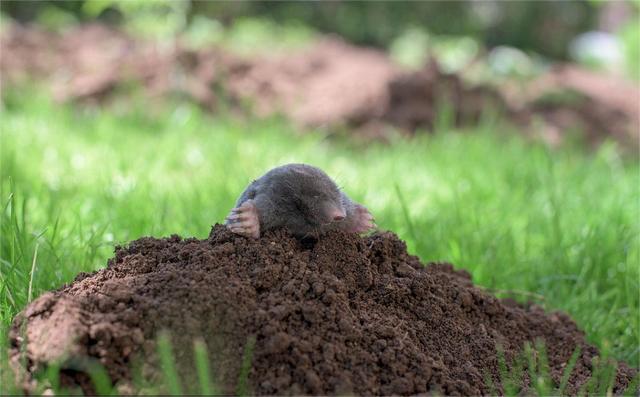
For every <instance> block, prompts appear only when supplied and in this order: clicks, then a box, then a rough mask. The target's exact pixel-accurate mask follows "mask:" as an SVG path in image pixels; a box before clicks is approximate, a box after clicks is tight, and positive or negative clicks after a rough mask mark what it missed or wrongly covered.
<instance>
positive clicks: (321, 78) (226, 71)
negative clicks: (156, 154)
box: [0, 24, 640, 144]
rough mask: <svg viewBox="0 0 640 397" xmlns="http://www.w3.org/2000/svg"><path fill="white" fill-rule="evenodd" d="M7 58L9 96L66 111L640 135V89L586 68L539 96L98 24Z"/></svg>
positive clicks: (348, 53)
mask: <svg viewBox="0 0 640 397" xmlns="http://www.w3.org/2000/svg"><path fill="white" fill-rule="evenodd" d="M0 46H1V47H2V51H3V55H4V56H3V57H2V59H0V72H1V73H0V76H1V77H2V83H3V84H4V85H5V86H11V85H16V84H21V83H22V82H24V81H25V80H29V79H36V80H43V79H44V80H45V81H46V82H47V83H48V84H49V85H50V86H51V88H52V91H53V93H54V95H55V97H56V98H57V99H58V100H60V101H68V100H79V101H89V102H95V101H104V100H107V99H110V98H113V97H118V98H119V99H120V100H122V99H123V98H127V95H123V93H127V92H130V91H128V89H130V88H131V87H132V86H133V87H136V86H138V85H139V86H142V87H143V91H144V93H145V94H146V96H147V97H148V98H163V97H165V96H167V95H169V94H171V95H175V94H177V95H179V96H184V97H187V98H191V99H192V100H194V101H196V102H198V103H199V104H200V105H202V106H203V107H204V108H206V109H208V110H210V111H214V112H215V111H217V110H219V109H220V108H222V109H225V110H227V109H229V108H230V109H232V110H234V111H236V112H237V113H238V114H241V115H257V116H268V115H272V114H278V113H280V114H283V115H285V116H286V117H287V118H289V119H290V120H292V121H293V122H295V123H298V124H299V125H301V126H303V127H305V128H315V127H320V126H327V125H329V126H336V125H337V126H340V125H347V126H350V127H352V128H356V129H358V130H360V131H362V132H364V133H366V134H368V135H373V136H384V134H385V133H386V131H387V128H386V127H387V126H389V125H391V126H394V127H396V128H398V129H399V130H400V131H406V132H414V131H415V130H416V128H418V127H427V128H430V127H433V125H434V123H435V122H436V121H437V119H438V112H439V111H440V107H441V106H442V105H446V106H450V109H451V110H452V112H453V116H454V117H453V121H455V122H456V124H457V125H460V124H464V123H465V122H466V123H475V122H476V121H477V120H478V119H479V118H480V117H481V116H482V114H483V111H484V110H486V109H487V108H495V109H497V110H499V111H500V112H502V113H504V115H505V116H506V117H507V118H508V119H510V120H511V121H513V122H515V123H517V124H519V125H520V126H521V127H522V128H523V130H524V131H529V132H530V133H531V136H537V134H538V131H534V130H533V129H532V128H531V126H532V124H535V123H534V122H533V121H534V120H536V119H541V120H544V121H545V125H544V126H543V136H544V137H545V138H546V139H547V140H548V141H550V142H552V143H560V142H562V141H563V139H564V137H565V135H566V134H567V132H568V131H571V130H572V129H575V128H579V129H581V132H583V133H585V134H586V138H587V140H589V141H590V142H595V143H599V142H601V141H602V140H603V139H605V138H607V137H613V138H614V139H617V140H619V141H621V142H624V143H630V142H633V143H634V144H635V143H637V138H638V130H639V128H640V120H639V117H640V116H638V111H637V110H638V103H639V102H640V90H639V89H638V86H637V84H629V82H624V81H622V82H616V81H615V80H614V79H613V78H611V77H610V76H603V75H598V74H595V73H588V72H585V71H582V70H580V69H577V68H575V67H571V68H568V67H566V66H565V67H561V68H560V67H559V68H557V70H553V71H552V72H551V73H549V74H548V75H547V76H545V77H544V78H543V79H541V80H539V81H534V82H531V83H529V84H523V83H517V84H516V83H515V82H513V83H514V84H505V85H504V87H493V86H491V85H489V84H485V85H476V86H470V85H469V84H465V82H464V79H463V78H462V77H461V76H459V75H457V74H450V75H445V74H443V73H441V72H440V71H439V68H438V66H437V65H436V63H431V64H430V65H428V66H427V67H425V68H424V69H423V70H420V71H417V72H408V71H403V70H401V69H399V68H398V67H397V66H396V65H395V64H394V63H393V62H392V61H391V59H390V58H389V56H388V55H387V54H386V53H385V52H383V51H379V50H375V49H370V48H362V47H356V46H353V45H349V44H347V43H345V42H343V41H341V40H340V39H338V38H336V37H331V36H327V37H324V38H322V39H321V40H319V41H318V42H316V43H314V44H311V45H309V46H308V47H307V48H305V49H302V50H297V51H290V52H280V53H270V54H267V55H265V54H262V55H255V56H251V57H249V56H241V55H239V54H236V53H233V52H231V51H229V50H225V49H222V48H216V47H212V48H204V49H201V50H197V51H195V50H188V49H185V48H184V47H183V46H182V45H181V42H180V40H177V41H176V42H175V43H172V44H171V45H168V46H167V45H162V46H161V45H159V44H157V43H152V42H147V41H144V40H137V39H133V38H130V37H128V36H127V35H125V34H124V33H123V32H120V31H118V30H114V29H112V28H108V27H105V26H101V25H96V24H88V25H83V26H81V27H79V28H76V29H72V30H69V31H66V32H62V33H55V32H48V31H45V30H41V29H38V28H37V27H27V28H25V27H21V26H19V25H16V24H14V25H13V26H11V28H10V29H7V32H6V33H4V34H3V35H2V36H1V37H0ZM567 71H569V72H567ZM132 83H133V84H132ZM118 94H119V95H118ZM567 95H569V96H572V98H570V100H566V98H565V97H567ZM550 97H552V98H555V99H553V100H552V101H551V102H549V101H548V98H550ZM558 98H560V100H558ZM576 98H577V99H576Z"/></svg>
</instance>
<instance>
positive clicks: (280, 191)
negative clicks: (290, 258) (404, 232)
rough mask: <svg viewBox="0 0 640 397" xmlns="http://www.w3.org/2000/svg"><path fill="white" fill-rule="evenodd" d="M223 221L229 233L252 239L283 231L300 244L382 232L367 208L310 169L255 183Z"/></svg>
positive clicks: (279, 172) (275, 172)
mask: <svg viewBox="0 0 640 397" xmlns="http://www.w3.org/2000/svg"><path fill="white" fill-rule="evenodd" d="M225 219H226V221H225V225H226V226H227V228H229V230H231V231H232V232H233V233H236V234H239V235H241V236H244V237H248V238H259V237H260V232H261V231H266V230H273V229H278V228H283V227H286V228H288V229H289V230H291V231H292V232H293V235H294V236H295V237H297V238H305V237H309V236H313V237H316V238H317V237H319V236H321V235H324V234H326V233H327V232H328V231H329V230H333V229H340V230H344V231H346V232H348V233H358V234H361V233H367V232H369V231H370V230H371V229H377V228H378V225H376V224H375V219H374V218H373V216H372V215H371V213H370V212H369V210H368V209H367V208H365V207H364V206H363V205H361V204H357V203H354V202H353V201H352V200H351V199H350V198H349V197H348V196H347V195H346V194H345V193H344V192H343V191H342V190H341V189H340V188H339V187H338V186H337V185H336V184H335V182H334V181H333V180H332V179H331V178H329V176H328V175H327V174H325V173H324V171H322V170H321V169H320V168H318V167H314V166H311V165H306V164H287V165H283V166H280V167H277V168H274V169H272V170H271V171H269V172H267V173H266V174H264V175H263V176H261V177H260V178H258V179H256V180H254V181H253V182H251V183H250V184H249V186H247V188H246V189H245V190H244V192H242V194H241V195H240V198H239V199H238V201H237V202H236V205H235V208H233V209H232V210H231V213H230V214H229V215H228V216H227V217H226V218H225Z"/></svg>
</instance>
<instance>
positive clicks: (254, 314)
mask: <svg viewBox="0 0 640 397" xmlns="http://www.w3.org/2000/svg"><path fill="white" fill-rule="evenodd" d="M161 330H168V331H169V333H170V335H171V341H172V345H173V349H174V355H175V359H176V361H177V369H178V373H179V375H180V377H181V380H182V385H183V388H184V389H185V390H188V391H191V392H192V393H193V392H195V393H197V391H198V389H197V375H196V370H195V364H194V357H193V341H194V339H196V338H202V339H203V340H204V341H205V343H206V346H207V351H208V356H209V358H210V365H211V371H212V373H213V374H214V375H213V379H214V380H215V381H216V382H217V384H218V386H219V387H220V390H221V392H223V393H226V394H229V393H233V392H234V391H235V388H236V382H237V379H238V375H239V373H240V369H241V366H242V357H243V352H244V351H245V345H246V344H247V343H248V342H247V341H249V340H254V341H255V346H254V348H253V355H252V359H251V367H250V371H249V376H248V384H247V391H248V392H250V393H253V394H259V395H265V394H269V395H273V394H287V395H293V394H295V395H300V394H314V395H318V394H357V395H363V394H364V395H391V394H394V395H411V394H420V393H427V392H429V391H432V392H437V393H439V394H447V395H451V394H453V395H456V394H458V395H460V394H462V395H487V394H489V393H490V389H489V386H488V385H487V382H486V378H485V374H488V376H490V377H491V379H492V382H493V384H494V385H495V386H496V389H497V392H498V393H502V392H503V389H502V384H501V382H500V372H499V364H498V358H497V354H496V346H497V344H500V345H502V347H503V348H504V350H505V356H506V361H507V363H508V365H509V366H511V365H513V363H514V362H515V361H514V359H515V358H516V357H517V356H518V355H519V354H521V352H522V348H523V346H524V343H525V342H526V341H533V340H535V339H536V338H541V339H542V340H544V342H545V344H546V346H547V349H548V361H549V367H550V372H551V376H552V378H553V379H554V381H555V382H558V383H559V382H560V380H561V377H562V375H563V373H564V370H565V367H566V366H567V363H568V361H569V359H570V356H571V354H572V352H573V351H574V349H575V348H576V346H577V345H582V351H581V354H580V357H579V359H578V361H577V363H576V365H575V368H574V370H573V371H572V374H571V377H570V379H569V383H568V388H567V391H568V392H569V393H572V394H574V393H576V392H577V391H578V390H579V389H580V388H581V387H582V386H583V385H584V384H585V383H586V382H587V381H588V379H589V377H590V375H591V367H592V365H591V364H592V360H593V358H594V357H595V356H597V355H598V354H599V352H598V349H597V348H596V347H595V346H593V345H590V344H588V343H587V342H586V341H585V339H584V333H583V331H581V330H579V329H578V327H577V326H576V324H575V323H574V322H573V321H572V320H571V319H570V317H569V315H567V314H566V313H563V312H553V313H550V314H549V313H546V312H545V311H544V310H543V309H542V308H540V307H538V306H536V305H529V307H528V308H526V309H524V308H521V307H518V306H517V305H513V304H506V303H505V302H502V301H500V300H498V299H497V298H495V297H494V296H491V295H487V294H483V293H481V292H480V291H479V290H478V289H477V288H475V287H474V286H473V284H472V282H471V277H470V275H469V273H468V272H466V271H464V270H459V271H455V270H453V267H452V266H451V265H450V264H447V263H429V264H427V265H426V266H424V265H423V264H422V263H421V262H420V261H419V260H418V258H417V257H415V256H413V255H409V254H408V253H407V250H406V245H405V243H404V242H402V241H401V240H400V239H399V238H398V237H397V236H396V235H395V234H393V233H391V232H386V233H380V232H376V233H374V234H373V235H371V236H367V237H360V236H357V235H353V234H346V233H344V232H342V231H331V232H330V233H329V234H328V235H327V236H325V237H322V238H320V239H319V240H313V241H302V242H301V241H299V240H297V239H295V238H293V237H292V235H291V233H290V232H288V231H287V230H278V231H275V232H267V233H266V234H265V235H264V236H263V237H262V238H261V239H258V240H249V239H246V238H243V237H240V236H236V235H234V234H233V233H231V232H230V231H228V230H227V229H225V228H224V227H223V226H221V225H216V226H214V227H213V228H212V230H211V234H210V236H209V238H207V239H205V240H198V239H195V238H188V239H182V238H181V237H179V236H177V235H174V236H172V237H170V238H163V239H155V238H150V237H145V238H141V239H139V240H136V241H133V242H131V243H130V245H129V247H128V248H123V247H117V248H116V252H115V258H113V259H111V260H109V263H108V266H107V268H105V269H103V270H100V271H97V272H94V273H93V274H86V273H81V274H79V275H78V276H77V277H76V279H75V281H74V282H72V283H71V284H67V285H64V286H62V287H61V288H59V289H58V290H57V291H52V292H47V293H45V294H44V295H42V296H41V297H40V298H38V299H37V300H35V301H34V302H33V303H32V304H30V305H29V306H28V307H27V308H26V310H25V311H24V312H23V313H22V314H21V315H20V316H18V318H17V319H16V322H15V323H14V326H13V328H12V330H11V332H10V338H11V350H10V356H11V363H12V365H13V366H14V369H15V370H16V371H18V372H19V371H20V368H21V365H20V361H21V357H23V356H22V355H23V354H26V358H27V359H26V362H27V372H26V373H22V374H21V375H26V376H25V377H24V378H22V379H26V381H25V384H24V386H25V389H26V390H27V391H29V390H34V388H35V387H36V386H37V380H36V379H37V376H36V375H37V374H38V373H39V372H40V371H43V370H44V369H45V368H47V366H50V365H51V364H52V363H53V362H55V361H56V360H58V362H62V363H63V364H62V370H61V373H60V374H61V376H60V381H61V383H62V384H63V385H78V386H79V387H81V388H82V390H83V391H84V392H85V393H93V392H94V391H95V390H94V389H93V385H92V384H91V382H90V380H89V377H88V376H87V374H86V373H85V372H83V371H82V370H81V367H82V365H81V364H82V363H83V362H85V363H86V362H88V360H91V359H90V358H87V357H93V358H94V359H93V360H94V361H96V360H97V361H99V362H100V363H102V364H103V365H104V366H105V368H106V370H107V372H108V374H109V376H110V378H111V380H112V381H113V382H114V383H116V384H118V385H119V386H118V387H119V391H120V392H121V393H134V392H136V387H137V386H136V382H134V381H132V379H133V378H135V376H137V375H135V374H138V373H139V374H140V376H142V378H143V379H144V380H145V381H149V382H153V381H154V378H157V377H159V376H162V375H161V370H160V363H159V358H158V356H157V353H156V351H157V350H156V345H155V340H156V338H157V336H158V333H159V332H160V331H161ZM21 352H22V353H21ZM60 360H62V361H60ZM132 363H133V364H137V365H133V366H132ZM132 368H139V370H132ZM23 371H24V370H23ZM636 372H637V371H636V370H634V369H631V368H629V367H628V366H627V365H626V364H625V363H623V362H620V363H619V364H618V369H617V374H616V378H615V382H614V389H613V392H614V394H616V393H618V394H619V393H620V392H621V391H623V390H624V389H626V388H627V386H628V385H629V383H630V380H631V379H632V377H633V376H635V374H636ZM134 375H135V376H134ZM529 383H530V380H529V377H528V375H525V376H524V378H523V379H522V381H521V386H522V387H523V388H524V389H525V390H526V389H528V388H529ZM190 385H191V386H190ZM190 387H196V388H195V389H193V390H190V389H189V388H190Z"/></svg>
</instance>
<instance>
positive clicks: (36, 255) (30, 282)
mask: <svg viewBox="0 0 640 397" xmlns="http://www.w3.org/2000/svg"><path fill="white" fill-rule="evenodd" d="M37 257H38V243H36V250H35V252H34V253H33V264H32V265H31V278H30V279H29V294H28V295H27V296H28V298H27V302H31V291H32V287H33V273H34V272H35V271H36V258H37Z"/></svg>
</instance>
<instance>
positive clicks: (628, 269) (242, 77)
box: [0, 0, 640, 366]
mask: <svg viewBox="0 0 640 397" xmlns="http://www.w3.org/2000/svg"><path fill="white" fill-rule="evenodd" d="M0 6H1V14H0V15H1V19H0V51H1V54H0V55H1V57H0V81H1V83H2V94H1V104H0V105H1V107H0V111H1V112H2V117H1V119H0V128H1V134H2V135H1V137H2V146H1V149H0V150H1V163H0V165H1V167H2V168H1V175H0V176H1V184H0V186H1V189H2V191H1V197H2V200H3V214H2V236H1V243H2V245H1V255H2V260H1V261H0V270H1V272H0V275H2V278H1V279H0V282H1V283H2V289H1V292H0V309H1V312H0V315H1V316H2V322H3V327H2V330H3V331H2V332H3V333H4V332H5V331H4V330H5V329H6V327H5V325H8V324H9V323H10V322H11V321H12V320H13V316H14V315H15V314H16V313H18V312H19V311H20V310H22V309H23V308H24V306H25V305H26V304H27V302H28V301H29V300H30V299H32V298H34V297H36V296H38V295H39V294H40V293H42V292H44V291H47V290H50V289H54V288H57V287H58V286H60V285H61V284H62V283H65V282H70V281H72V280H73V279H74V277H75V276H76V274H77V273H78V272H80V271H93V270H95V269H99V268H102V267H104V266H106V261H107V259H108V258H110V257H112V255H113V249H114V246H115V245H117V244H127V243H128V242H129V241H131V240H134V239H137V238H139V237H142V236H149V235H152V236H156V237H164V236H169V235H171V234H179V235H182V236H184V237H192V236H195V237H198V238H206V237H207V235H208V233H209V230H210V227H211V225H213V224H215V223H216V222H221V221H222V220H223V218H224V216H225V215H226V214H227V213H228V211H229V209H230V208H232V206H233V204H234V203H235V200H236V199H237V197H238V196H239V194H240V193H241V192H242V190H243V189H244V188H245V187H246V185H247V184H248V183H249V182H250V181H251V180H253V179H255V178H257V177H258V176H260V175H262V174H263V173H264V172H266V171H267V170H269V169H271V168H273V167H276V166H278V165H282V164H286V163H290V162H303V163H308V164H313V165H316V166H319V167H321V168H323V169H324V170H325V171H326V172H327V173H328V174H329V175H330V176H331V177H334V178H336V180H337V181H338V182H339V183H340V185H341V186H342V185H344V190H345V192H346V193H347V194H348V195H349V196H351V197H352V198H353V199H355V200H356V201H358V202H361V203H363V204H365V205H366V206H367V207H368V208H369V209H370V210H371V212H372V213H373V214H374V216H375V217H376V219H377V223H378V225H380V226H381V229H383V230H391V231H393V232H395V233H397V234H398V235H399V236H400V237H401V238H402V239H404V240H405V241H406V242H407V246H408V249H409V251H410V252H411V253H414V254H416V255H419V257H420V258H421V259H422V261H423V262H425V263H427V262H430V261H450V262H452V263H454V266H455V267H456V268H466V269H468V270H469V271H471V272H472V274H473V278H474V281H475V282H476V283H477V284H479V285H485V286H489V287H494V288H499V289H503V290H523V291H529V292H534V293H537V294H541V295H543V296H545V297H546V298H548V300H549V302H551V305H552V306H551V307H547V308H548V309H561V310H564V311H567V312H569V313H570V314H571V315H572V317H573V318H575V319H576V321H577V323H578V325H579V326H580V327H581V328H582V329H585V331H586V334H587V338H588V339H589V340H590V341H591V342H593V343H596V344H598V346H599V347H600V349H601V350H602V351H603V353H604V354H605V355H613V356H614V357H615V358H617V359H624V360H626V361H628V362H629V363H630V364H631V365H634V366H637V365H638V362H639V359H638V353H639V350H638V345H639V341H640V340H639V334H640V324H639V322H640V314H639V310H638V303H639V283H638V277H639V274H640V272H639V270H638V263H639V261H640V255H639V248H638V247H639V244H638V237H639V232H638V228H639V219H640V211H639V205H640V194H639V186H638V185H639V183H640V182H639V181H640V172H639V160H638V158H639V156H638V139H639V137H640V134H639V130H640V88H639V80H640V14H639V12H640V2H638V1H551V2H539V1H519V2H501V1H500V2H499V1H488V0H487V1H459V2H431V1H430V2H344V1H334V2H324V1H319V2H278V1H275V2H241V1H234V2H200V1H102V0H94V1H64V2H62V1H30V2H22V1H3V2H2V3H1V4H0ZM30 291H31V292H30ZM503 295H504V294H503ZM503 295H500V296H503ZM516 298H518V299H520V300H521V301H522V300H525V299H524V298H523V297H521V296H518V295H517V294H516ZM540 303H542V302H540ZM3 336H4V335H3Z"/></svg>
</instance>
